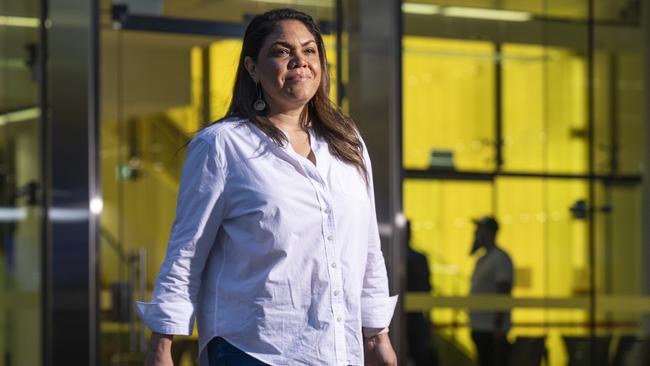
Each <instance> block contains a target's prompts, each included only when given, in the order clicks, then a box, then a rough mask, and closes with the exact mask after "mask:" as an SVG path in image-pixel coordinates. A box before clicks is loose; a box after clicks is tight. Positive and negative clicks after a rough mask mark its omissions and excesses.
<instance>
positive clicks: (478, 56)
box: [402, 36, 495, 170]
mask: <svg viewBox="0 0 650 366" xmlns="http://www.w3.org/2000/svg"><path fill="white" fill-rule="evenodd" d="M403 43H404V45H403V56H402V59H403V64H404V66H403V67H404V71H403V85H404V96H403V109H404V122H403V123H404V125H403V139H404V140H403V146H404V152H403V156H404V166H405V167H406V168H411V169H414V168H417V169H426V168H428V167H433V168H443V169H449V168H452V167H453V168H456V169H458V170H492V169H494V167H495V161H494V159H495V152H494V144H495V137H494V102H495V95H494V87H495V85H494V46H493V45H491V44H490V43H488V42H477V41H460V40H445V39H436V38H425V37H414V36H405V37H404V39H403ZM468 101H471V103H470V102H468ZM449 155H451V156H449ZM445 156H447V158H445Z"/></svg>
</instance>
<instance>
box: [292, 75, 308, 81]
mask: <svg viewBox="0 0 650 366" xmlns="http://www.w3.org/2000/svg"><path fill="white" fill-rule="evenodd" d="M309 79H311V78H310V77H309V76H307V75H294V76H290V77H288V78H287V79H286V80H287V81H305V80H309Z"/></svg>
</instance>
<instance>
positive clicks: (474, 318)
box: [469, 216, 514, 366]
mask: <svg viewBox="0 0 650 366" xmlns="http://www.w3.org/2000/svg"><path fill="white" fill-rule="evenodd" d="M474 222H475V224H476V231H475V232H474V243H473V245H472V250H471V253H472V254H474V253H475V252H477V251H478V250H479V249H481V248H484V250H485V251H484V253H483V255H482V256H481V257H480V258H479V259H478V260H477V261H476V264H475V266H474V272H473V273H472V285H471V288H470V295H475V294H504V295H510V294H511V292H512V284H513V281H514V273H513V272H514V271H513V265H512V259H510V256H509V255H508V253H506V252H505V251H504V250H503V249H501V248H500V247H498V246H497V244H496V236H497V232H498V231H499V224H498V222H497V221H496V219H495V218H493V217H491V216H486V217H483V218H481V219H479V220H476V221H474ZM469 322H470V327H471V329H472V339H473V340H474V343H475V345H476V351H477V354H478V364H479V365H480V366H505V365H507V364H508V353H509V352H508V351H509V343H508V339H507V334H508V331H509V330H510V312H509V311H499V312H494V311H471V312H470V313H469Z"/></svg>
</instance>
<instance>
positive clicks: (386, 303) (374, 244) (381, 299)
mask: <svg viewBox="0 0 650 366" xmlns="http://www.w3.org/2000/svg"><path fill="white" fill-rule="evenodd" d="M363 154H364V161H365V164H366V169H367V170H368V187H369V189H368V195H369V199H370V203H371V205H370V206H371V213H370V223H369V225H368V256H367V260H366V270H365V274H364V278H363V289H362V292H361V325H362V326H363V327H364V328H385V327H387V326H388V325H389V324H390V321H391V319H392V318H393V312H394V311H395V305H396V304H397V295H396V296H390V295H389V292H388V276H387V274H386V263H385V262H384V255H383V254H382V252H381V241H380V239H379V229H378V227H377V213H376V209H375V192H374V187H373V180H372V167H371V163H370V157H369V156H368V153H367V149H366V147H365V144H364V145H363Z"/></svg>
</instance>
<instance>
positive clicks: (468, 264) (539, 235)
mask: <svg viewBox="0 0 650 366" xmlns="http://www.w3.org/2000/svg"><path fill="white" fill-rule="evenodd" d="M496 57H497V56H496V54H495V47H494V45H492V44H491V43H488V42H477V41H456V40H439V39H427V38H416V37H405V38H404V55H403V64H404V70H403V72H404V74H403V83H404V125H403V131H404V132H403V133H404V135H403V136H404V140H403V146H404V151H403V157H404V165H405V167H406V168H410V169H425V168H427V167H428V164H429V156H430V153H431V151H432V150H434V149H436V150H450V151H452V152H453V155H454V163H455V168H456V169H457V170H459V171H468V170H481V171H494V169H495V167H496V165H495V148H494V146H495V141H494V140H495V106H494V105H495V98H496V95H495V93H496V80H495V77H496V73H495V59H496ZM501 62H502V77H501V82H502V86H501V87H502V104H501V106H502V116H503V117H502V118H503V119H502V121H503V136H504V144H503V158H504V165H503V167H502V168H503V169H504V170H506V171H522V172H536V173H547V172H570V173H584V172H585V171H586V170H587V152H586V151H587V150H586V148H587V143H586V139H585V138H584V132H585V131H584V129H585V126H586V99H585V98H586V89H585V77H586V62H585V59H584V58H583V57H581V56H579V55H576V54H574V53H573V52H571V51H568V50H563V49H554V48H548V47H539V46H530V45H510V44H507V45H503V46H502V47H501ZM587 195H588V183H587V181H584V180H558V179H556V180H549V179H546V180H545V179H540V178H497V179H495V180H494V182H490V181H487V182H467V181H445V180H435V181H417V180H407V181H406V182H405V184H404V211H405V213H406V216H407V217H408V218H409V219H411V221H412V229H413V240H412V247H413V248H414V249H415V250H416V251H419V252H422V253H424V254H425V255H426V256H427V258H428V260H429V265H430V268H431V283H432V286H433V292H434V293H435V294H436V295H437V296H465V295H467V294H468V291H469V280H470V277H471V272H472V269H473V265H474V261H475V259H476V258H472V257H470V256H469V249H470V246H471V242H472V239H473V230H474V226H473V224H472V222H471V219H472V218H476V217H480V216H482V215H486V214H494V215H495V216H496V217H497V219H498V220H499V221H500V224H501V230H500V233H499V237H498V242H499V243H500V244H501V245H502V247H503V248H505V249H506V250H507V251H508V252H509V253H510V255H511V256H512V258H513V261H514V263H515V270H516V276H517V280H516V283H515V288H514V293H513V295H514V296H521V297H572V296H577V295H584V294H585V293H586V291H588V272H587V268H588V263H587V258H588V253H587V226H586V221H583V220H577V219H574V218H572V216H571V214H570V212H569V209H568V208H569V207H570V206H571V205H572V204H573V203H574V202H575V201H576V200H578V199H586V198H587ZM432 316H433V320H434V321H435V322H436V323H440V324H443V325H444V324H447V325H448V324H450V323H452V322H460V323H464V322H466V321H467V319H466V314H465V312H464V311H459V310H457V309H440V310H434V311H433V312H432ZM586 319H587V318H586V312H585V311H560V310H548V309H525V310H524V309H520V310H514V311H513V322H514V323H527V324H528V325H527V326H526V327H521V328H514V329H513V331H512V332H511V334H510V335H511V337H512V338H514V337H516V336H518V335H529V336H534V335H546V337H547V347H548V348H549V357H550V361H551V364H552V365H556V364H557V365H560V364H564V362H565V360H566V353H565V350H564V345H563V344H562V340H561V338H560V335H562V334H576V333H580V334H586V329H585V328H566V329H562V328H557V327H556V328H548V327H544V326H543V323H544V322H551V323H553V322H581V321H585V320H586ZM535 324H539V326H535ZM440 331H441V332H442V333H443V334H447V335H448V336H450V337H454V339H455V340H456V342H458V346H459V347H460V348H463V349H466V350H467V351H468V352H473V350H472V348H473V344H472V342H471V340H470V335H469V330H468V329H467V328H460V329H456V330H453V329H450V328H442V329H441V330H440Z"/></svg>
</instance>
